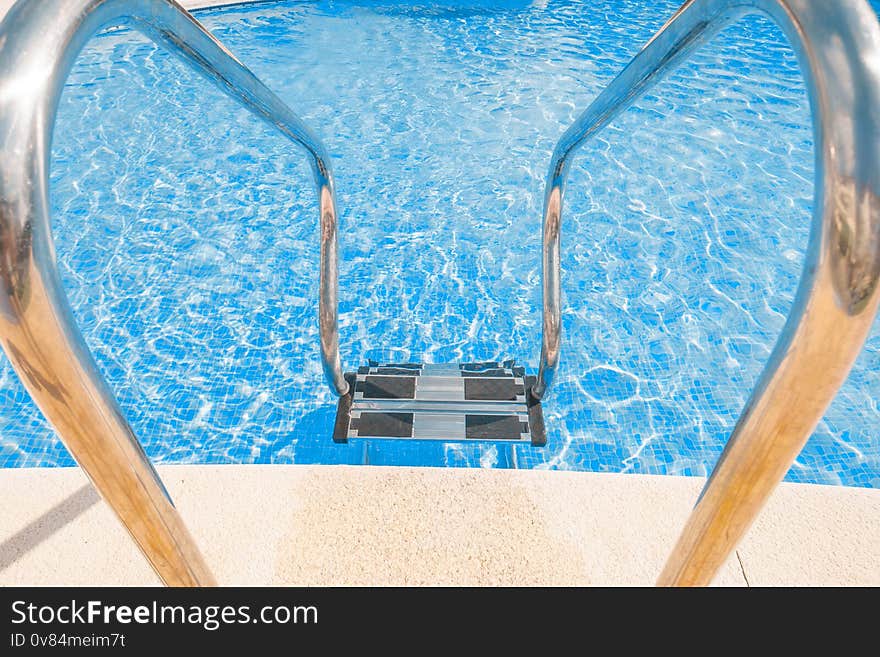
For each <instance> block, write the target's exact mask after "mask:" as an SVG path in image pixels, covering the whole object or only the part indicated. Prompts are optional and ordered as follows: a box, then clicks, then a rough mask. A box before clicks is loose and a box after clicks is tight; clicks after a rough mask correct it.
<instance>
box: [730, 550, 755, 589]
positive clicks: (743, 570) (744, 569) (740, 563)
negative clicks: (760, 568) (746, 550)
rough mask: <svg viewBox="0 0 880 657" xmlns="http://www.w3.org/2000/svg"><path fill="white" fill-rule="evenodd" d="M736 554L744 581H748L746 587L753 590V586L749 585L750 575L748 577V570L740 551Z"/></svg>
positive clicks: (735, 551)
mask: <svg viewBox="0 0 880 657" xmlns="http://www.w3.org/2000/svg"><path fill="white" fill-rule="evenodd" d="M734 553H735V554H736V560H737V561H738V562H739V569H740V571H741V572H742V575H743V579H744V580H745V581H746V587H747V588H752V585H751V584H749V577H748V575H746V568H745V566H743V560H742V557H741V556H739V550H734Z"/></svg>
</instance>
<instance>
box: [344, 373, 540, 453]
mask: <svg viewBox="0 0 880 657" xmlns="http://www.w3.org/2000/svg"><path fill="white" fill-rule="evenodd" d="M345 378H346V380H347V381H348V383H349V393H348V394H347V395H345V396H344V397H341V398H340V400H339V405H338V407H337V412H336V424H335V426H334V431H333V439H334V440H335V441H336V442H348V441H349V440H352V439H371V440H382V439H409V440H440V441H444V442H474V441H481V442H504V443H511V442H519V443H529V444H532V445H536V446H543V445H544V444H546V436H545V432H544V420H543V416H542V412H541V405H540V403H538V402H537V401H536V400H534V399H533V398H532V397H531V395H530V394H529V390H530V388H531V386H532V385H534V383H535V377H533V376H526V374H525V370H524V369H523V368H521V367H517V366H516V364H515V363H514V362H513V361H503V362H481V363H442V364H433V363H431V364H419V363H378V362H376V361H370V362H369V364H368V365H367V366H365V367H361V368H358V371H357V372H356V373H354V372H352V373H348V374H346V375H345Z"/></svg>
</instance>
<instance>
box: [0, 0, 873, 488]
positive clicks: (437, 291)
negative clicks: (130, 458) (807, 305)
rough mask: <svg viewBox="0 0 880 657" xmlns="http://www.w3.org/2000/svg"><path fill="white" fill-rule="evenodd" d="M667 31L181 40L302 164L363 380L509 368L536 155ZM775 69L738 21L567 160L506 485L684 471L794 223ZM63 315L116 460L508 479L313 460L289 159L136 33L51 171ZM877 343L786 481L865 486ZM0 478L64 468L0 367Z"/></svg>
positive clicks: (223, 14) (305, 253) (76, 102)
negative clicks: (272, 97)
mask: <svg viewBox="0 0 880 657" xmlns="http://www.w3.org/2000/svg"><path fill="white" fill-rule="evenodd" d="M675 9H676V4H675V3H674V2H659V3H657V2H620V1H619V0H614V1H610V0H609V1H604V2H603V1H597V2H591V3H572V2H549V3H536V4H535V5H534V6H530V5H528V4H526V3H516V2H514V3H506V4H500V3H494V2H484V3H477V4H474V3H457V4H456V3H454V4H451V5H442V6H441V5H434V4H431V5H412V4H410V3H406V4H383V3H361V4H358V3H352V2H332V3H324V2H322V3H301V2H282V3H270V4H263V5H252V6H240V7H235V8H229V9H225V10H211V11H207V12H201V13H199V14H198V16H199V18H200V19H201V20H202V21H204V23H205V24H206V25H207V26H208V27H209V28H210V29H211V30H212V31H214V33H215V34H216V35H217V36H218V37H219V38H220V39H221V40H222V41H223V42H224V43H226V44H227V45H228V46H229V47H230V48H231V49H232V51H233V52H235V53H236V55H237V56H238V57H239V58H240V59H241V60H242V61H243V62H244V63H245V64H247V65H248V66H250V67H251V68H252V69H253V70H254V72H255V73H256V74H257V75H258V76H259V77H260V78H262V79H263V80H264V81H265V82H266V83H267V84H268V85H269V87H271V88H272V89H273V90H275V91H276V92H277V93H278V94H279V95H280V96H281V97H282V98H283V99H284V100H285V101H286V102H288V103H289V104H290V105H291V106H292V107H293V108H295V109H296V111H298V112H299V113H300V114H301V116H302V117H303V118H304V119H305V120H306V122H307V123H308V124H309V125H311V126H312V127H313V129H314V130H315V131H316V132H317V133H318V134H319V135H320V137H321V138H322V139H323V140H324V141H325V142H326V144H327V145H328V148H329V149H330V151H331V155H332V157H333V160H334V164H335V167H336V174H337V184H338V196H339V204H340V208H341V228H340V235H339V239H340V245H341V267H340V281H341V289H340V315H339V316H340V326H341V336H340V337H341V346H342V357H343V359H344V362H345V363H346V364H347V365H348V367H349V368H353V367H356V366H357V365H359V364H362V363H363V362H364V361H365V359H367V358H370V357H373V358H386V359H406V360H416V359H424V360H425V361H428V362H447V361H455V360H460V359H465V360H474V359H500V358H517V359H519V361H520V362H521V363H525V364H527V365H529V366H531V367H534V366H535V365H536V364H537V359H538V355H539V347H540V344H539V342H540V319H539V318H540V301H541V300H540V213H541V195H542V191H543V181H544V174H545V169H546V167H547V165H548V162H549V158H550V153H551V150H552V148H553V145H554V143H555V141H556V139H557V138H558V137H559V135H560V134H561V133H562V131H563V130H564V129H565V127H567V126H568V125H569V124H570V123H571V122H572V121H573V120H574V119H575V117H576V116H577V114H578V113H579V112H580V111H582V110H583V109H584V108H586V106H587V105H588V104H589V102H590V100H591V99H592V98H593V97H595V95H596V94H597V93H598V92H599V91H600V90H601V89H602V87H603V86H604V85H605V84H607V83H608V82H609V81H610V80H611V78H612V77H613V76H614V75H615V74H616V73H617V72H618V71H619V70H620V69H621V67H622V66H623V65H624V64H625V63H626V62H627V61H628V60H629V58H630V57H631V56H632V55H634V54H635V53H636V52H637V50H638V49H639V48H640V47H641V46H642V45H643V44H644V43H645V42H646V41H647V40H648V39H649V38H650V37H651V35H652V34H653V33H654V32H655V31H656V30H657V29H658V28H659V27H660V26H661V25H662V23H663V22H664V21H665V20H666V19H667V18H668V16H669V15H671V13H672V12H673V11H674V10H675ZM812 158H813V154H812V136H811V129H810V116H809V108H808V103H807V99H806V96H805V91H804V86H803V83H802V81H801V77H800V74H799V72H798V69H797V65H796V61H795V59H794V55H793V53H792V51H791V50H790V48H789V47H788V46H787V45H786V43H785V41H784V39H783V37H782V35H781V33H780V32H779V31H778V30H777V29H776V28H775V27H773V26H772V25H771V24H770V23H769V22H768V21H766V20H763V19H761V18H757V17H756V18H749V19H748V20H745V21H744V22H742V23H740V24H739V25H737V26H735V27H732V28H730V29H728V30H727V31H725V32H724V33H723V34H722V35H721V36H720V37H719V38H717V39H716V40H715V41H713V42H712V43H711V44H709V45H708V46H707V47H705V48H704V49H703V50H702V51H701V52H700V53H699V54H698V55H697V56H696V57H695V58H694V59H693V60H692V61H691V62H690V63H688V64H686V65H685V66H683V67H682V68H681V69H679V70H678V71H677V72H676V73H675V74H674V75H672V76H671V77H670V78H669V79H668V80H666V81H665V82H663V83H662V84H660V85H659V86H658V87H656V89H655V90H654V91H653V92H652V93H651V94H650V95H649V96H647V97H646V98H645V99H643V100H641V101H639V102H638V103H637V104H636V105H635V106H634V107H633V108H632V109H630V110H629V111H628V112H627V113H626V114H625V115H623V116H622V117H620V118H619V119H618V120H617V121H615V122H614V124H613V125H612V126H611V127H610V128H609V129H607V130H606V131H604V132H603V133H601V135H600V136H599V137H598V138H597V139H595V140H594V141H592V142H591V143H589V144H588V146H587V147H586V148H585V149H584V151H583V152H582V153H581V155H580V156H579V157H578V159H577V161H576V163H575V165H574V167H573V170H572V175H571V181H570V185H569V187H568V190H569V191H568V193H567V197H566V206H567V210H568V212H567V217H566V224H565V227H564V241H563V254H564V258H563V267H564V278H563V287H564V294H565V306H564V308H565V310H564V331H565V332H564V352H563V359H562V366H561V371H560V373H559V376H558V379H557V384H556V388H555V389H554V391H553V393H552V396H551V397H550V399H549V400H548V401H547V403H546V405H545V415H546V421H547V428H548V435H549V443H548V446H547V448H546V449H534V448H531V447H527V446H524V447H517V448H516V449H517V452H516V454H515V461H516V465H517V466H518V467H551V468H566V469H577V470H593V471H611V472H638V473H666V474H694V475H697V474H699V475H702V474H706V473H708V472H709V471H710V470H711V468H712V466H713V464H714V463H715V461H716V459H717V458H718V455H719V454H720V452H721V449H722V447H723V444H724V442H725V440H726V439H727V437H728V435H729V433H730V431H731V429H732V428H733V425H734V423H735V421H736V418H737V416H738V414H739V412H740V410H741V409H742V407H743V405H744V403H745V401H746V399H747V396H748V393H749V390H750V389H751V387H752V386H753V384H754V383H755V381H756V379H757V377H758V375H759V373H760V371H761V369H762V367H763V364H764V362H765V361H766V360H767V357H768V355H769V354H770V350H771V348H772V346H773V344H774V342H775V339H776V337H777V336H778V334H779V332H780V330H781V328H782V325H783V322H784V319H785V316H786V313H787V312H788V309H789V307H790V305H791V301H792V298H793V293H794V290H795V288H796V285H797V279H798V276H799V273H800V269H801V265H802V262H803V256H804V247H805V245H806V241H807V236H808V225H809V220H810V211H811V206H812V176H813V161H812ZM51 175H52V205H53V209H54V222H55V223H54V228H55V236H56V240H57V246H58V258H59V262H60V269H61V274H62V277H63V281H64V284H65V286H66V289H67V290H68V292H69V294H70V299H71V302H72V306H73V310H74V314H75V316H76V318H77V320H78V321H79V322H80V325H81V326H82V329H83V332H84V334H85V339H86V341H87V343H88V344H89V346H90V347H91V349H92V350H93V352H94V354H95V357H96V359H97V361H98V363H99V365H100V368H101V370H102V371H103V372H104V373H105V375H106V376H107V379H108V380H109V382H110V384H111V385H112V387H113V389H114V390H115V391H116V392H117V394H118V396H119V400H120V403H121V405H122V407H123V409H124V411H125V413H126V415H127V417H128V418H129V419H130V421H131V423H132V425H133V427H134V429H135V431H136V432H137V434H138V436H140V437H141V439H142V440H143V442H144V444H145V447H146V451H147V453H148V454H149V455H150V456H151V457H152V458H153V459H155V460H156V461H158V462H163V463H170V462H196V463H251V462H259V463H266V462H281V463H290V462H294V463H362V462H365V461H367V462H370V463H374V464H415V465H447V466H473V467H511V466H512V465H514V461H513V458H512V454H511V453H510V451H509V450H507V449H504V448H502V449H496V448H495V447H491V446H479V445H467V446H461V445H455V444H403V443H391V442H384V443H383V442H374V443H372V444H370V445H369V446H368V447H367V449H366V450H364V448H363V446H361V445H357V446H354V445H353V446H341V445H334V444H333V443H332V441H331V437H330V436H331V431H332V421H333V416H334V410H335V404H334V398H333V397H332V396H331V394H330V393H329V391H328V389H327V387H326V385H325V384H324V382H323V381H322V378H321V367H320V359H319V353H318V336H317V320H316V306H317V302H316V297H317V271H318V249H317V225H316V223H317V222H316V207H315V206H316V203H315V199H314V191H313V188H312V182H311V177H310V173H309V169H308V166H307V163H306V161H305V158H304V156H303V153H302V152H301V151H300V150H299V149H297V148H296V147H294V146H292V145H290V144H288V143H286V142H285V141H283V140H282V139H280V138H279V137H278V136H277V135H276V134H274V133H273V132H272V131H271V130H270V129H269V128H266V127H263V126H261V125H259V124H258V123H257V122H256V121H255V120H254V119H253V118H252V117H251V116H250V115H249V114H248V113H247V112H246V111H244V110H242V109H240V108H238V107H237V106H236V105H235V104H234V103H233V102H231V101H229V100H227V99H226V98H224V97H223V96H222V95H221V94H220V93H219V92H218V91H215V90H214V89H213V88H212V87H210V86H209V85H208V84H207V83H205V82H204V81H202V80H201V79H200V78H198V77H197V76H196V75H195V74H193V73H191V72H189V70H188V69H186V68H185V67H184V66H183V65H181V64H180V63H178V62H177V60H174V59H173V58H171V57H169V56H168V55H166V54H165V53H164V52H162V51H159V50H157V48H156V47H154V46H153V45H152V44H150V43H149V42H147V41H146V40H145V39H143V38H141V37H140V36H139V35H137V34H136V33H132V32H128V31H124V32H119V31H117V32H112V33H109V34H106V35H103V36H101V37H99V38H97V39H95V40H93V41H92V42H91V43H90V44H89V45H88V46H87V48H86V50H85V51H84V52H83V54H82V55H81V57H80V59H79V60H78V63H77V64H76V66H75V68H74V70H73V74H72V77H71V79H70V81H69V84H68V86H67V88H66V89H65V92H64V96H63V99H62V103H61V107H60V111H59V118H58V124H57V129H56V133H55V142H54V145H53V163H52V174H51ZM878 390H880V334H878V331H877V330H875V331H874V332H873V333H872V336H871V338H870V341H869V344H868V348H867V350H866V351H865V352H864V353H863V354H862V356H861V357H860V359H859V361H858V363H857V365H856V367H855V370H854V371H853V373H852V375H851V377H850V379H849V380H848V381H847V383H846V385H845V386H844V388H843V389H842V391H841V393H840V395H839V396H838V398H837V399H836V400H835V402H834V403H833V405H832V407H831V408H830V410H829V411H828V413H827V414H826V416H825V419H824V420H823V421H822V423H821V424H820V425H819V427H818V428H817V430H816V432H815V435H814V436H813V437H812V438H811V439H810V441H809V443H808V445H807V447H806V449H805V450H804V452H803V453H802V454H801V456H800V457H799V458H798V460H797V462H796V464H795V466H794V467H793V468H792V470H791V472H790V473H789V475H788V478H789V479H790V480H793V481H806V482H817V483H841V484H846V485H855V486H874V487H880V446H878V442H880V441H878V433H880V411H878V405H877V401H876V399H877V398H878V397H880V395H878V394H877V391H878ZM0 415H2V422H0V462H2V463H3V464H5V465H7V466H33V465H69V464H71V463H72V460H71V459H70V457H69V456H68V455H67V453H66V452H65V450H64V448H63V446H62V445H61V444H60V442H59V441H58V440H57V439H56V437H55V436H54V434H53V432H52V429H51V428H50V427H49V426H48V425H47V423H46V422H45V421H44V420H43V419H42V417H41V416H40V414H39V412H38V410H37V409H36V408H35V406H34V405H33V403H32V402H30V401H29V399H28V397H27V394H26V392H25V391H24V389H23V387H22V386H21V385H20V383H19V382H18V380H17V379H16V377H15V375H14V373H13V372H12V370H11V368H10V367H9V365H8V363H6V361H5V360H4V362H3V366H2V368H0Z"/></svg>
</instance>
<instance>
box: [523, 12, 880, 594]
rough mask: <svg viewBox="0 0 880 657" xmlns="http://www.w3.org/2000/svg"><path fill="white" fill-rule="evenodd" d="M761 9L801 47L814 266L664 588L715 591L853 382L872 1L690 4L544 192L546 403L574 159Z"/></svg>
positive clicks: (860, 329)
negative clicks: (715, 39) (698, 53)
mask: <svg viewBox="0 0 880 657" xmlns="http://www.w3.org/2000/svg"><path fill="white" fill-rule="evenodd" d="M755 12H761V13H764V14H766V15H768V16H769V17H770V18H771V19H773V20H774V21H775V22H776V23H777V24H778V25H779V27H780V28H781V29H782V31H783V32H784V33H785V35H786V37H787V38H788V40H789V41H790V42H791V45H792V47H793V48H794V51H795V53H796V54H797V57H798V61H799V62H800V67H801V71H802V73H803V75H804V78H805V79H806V84H807V89H808V92H809V97H810V105H811V108H812V115H813V133H814V141H815V154H816V155H815V196H814V208H815V209H814V215H813V222H812V229H811V233H810V241H809V246H808V249H807V256H806V263H805V265H804V271H803V274H802V276H801V281H800V285H799V288H798V292H797V296H796V298H795V301H794V305H793V307H792V309H791V313H790V314H789V317H788V320H787V322H786V324H785V328H784V329H783V331H782V335H781V336H780V337H779V340H778V342H777V344H776V347H775V349H774V351H773V354H772V355H771V357H770V360H769V362H768V363H767V365H766V367H765V369H764V372H763V374H762V375H761V378H760V379H759V381H758V383H757V385H756V386H755V389H754V391H753V392H752V395H751V398H750V399H749V401H748V403H747V404H746V407H745V409H744V410H743V413H742V415H741V416H740V418H739V420H738V422H737V424H736V427H735V428H734V430H733V434H732V435H731V437H730V439H729V441H728V443H727V446H726V448H725V450H724V453H723V454H722V455H721V458H720V459H719V461H718V463H717V465H716V466H715V469H714V471H713V472H712V476H711V477H710V479H709V481H708V483H707V484H706V487H705V488H704V490H703V493H702V495H701V496H700V499H699V501H698V502H697V505H696V507H695V508H694V511H693V513H692V514H691V517H690V519H689V520H688V522H687V525H686V526H685V528H684V531H683V532H682V534H681V537H680V538H679V540H678V543H677V545H676V547H675V549H674V551H673V553H672V555H671V556H670V558H669V560H668V562H667V564H666V567H665V568H664V570H663V573H662V575H661V576H660V579H659V581H658V583H659V584H661V585H693V584H707V583H709V582H710V581H711V579H712V577H713V576H714V575H715V573H716V572H717V571H718V569H719V568H720V566H721V565H722V564H723V562H724V560H725V559H726V558H727V556H728V555H729V554H730V552H731V551H732V550H733V549H734V547H735V546H736V544H737V542H738V541H739V540H740V538H741V537H742V536H743V534H744V533H745V532H746V530H747V529H748V527H749V525H750V524H751V522H752V521H753V520H754V518H755V516H756V515H757V514H758V512H759V510H760V509H761V507H762V506H763V504H764V503H765V502H766V500H767V498H768V497H769V496H770V494H771V493H772V491H773V489H774V488H775V487H776V485H777V484H778V483H779V481H781V480H782V478H783V476H785V473H786V471H787V470H788V468H789V467H790V466H791V463H792V462H793V461H794V459H795V457H796V456H797V454H798V453H799V452H800V450H801V449H802V447H803V445H804V443H805V442H806V440H807V438H808V437H809V436H810V434H811V433H812V431H813V429H814V428H815V426H816V424H817V423H818V422H819V420H820V419H821V417H822V415H823V413H824V412H825V409H826V408H827V406H828V404H829V403H830V402H831V400H832V399H833V397H834V395H835V393H836V392H837V389H838V388H839V387H840V385H841V384H842V383H843V381H844V379H845V378H846V376H847V374H848V373H849V370H850V368H851V367H852V364H853V362H854V361H855V358H856V356H857V355H858V353H859V351H860V350H861V347H862V344H863V343H864V341H865V338H866V337H867V334H868V331H869V330H870V327H871V324H872V322H873V319H874V316H875V315H876V313H877V307H878V302H880V291H878V275H880V25H878V22H877V17H876V15H875V14H874V11H873V10H872V9H871V7H870V6H869V5H868V3H867V2H865V0H838V1H837V2H828V1H827V0H690V1H689V2H686V3H685V4H684V5H683V6H682V7H681V9H679V10H678V12H677V13H676V14H675V15H674V16H673V17H672V18H671V19H670V20H669V22H667V23H666V25H665V26H664V27H663V28H662V29H661V30H660V31H659V32H658V33H657V34H656V35H655V36H654V38H653V39H652V40H651V41H650V42H649V43H648V44H647V45H646V46H645V48H644V49H643V50H642V51H641V52H640V53H639V54H638V55H636V57H635V58H634V59H633V60H632V61H631V62H630V63H629V65H627V67H626V68H625V69H624V70H623V71H622V72H621V73H620V75H618V76H617V78H615V79H614V80H613V81H612V82H611V83H610V84H609V85H608V86H607V87H606V88H605V89H604V90H603V91H602V93H601V94H599V96H598V97H597V98H596V100H594V101H593V103H592V104H591V105H590V106H589V107H588V108H587V110H586V111H585V112H584V113H583V114H582V115H581V116H580V117H579V118H578V119H577V121H576V122H575V123H574V125H572V126H571V127H570V128H569V129H568V130H567V131H566V132H565V134H564V135H563V136H562V138H561V139H560V140H559V143H558V144H557V146H556V149H555V150H554V153H553V158H552V162H551V165H550V171H549V173H548V176H547V187H546V190H545V197H544V224H543V231H544V244H543V270H544V279H543V294H544V311H543V345H542V351H541V367H540V370H539V378H538V385H537V386H536V390H537V393H538V395H539V396H540V395H542V394H544V393H545V392H546V390H547V389H548V388H549V386H550V385H551V383H552V381H553V373H554V372H555V370H556V366H557V363H558V360H559V346H560V278H559V238H560V224H561V220H562V199H563V193H564V190H565V180H566V176H567V174H568V170H569V167H570V164H571V156H572V155H573V154H574V152H575V151H576V150H577V149H578V148H579V147H580V146H581V145H582V144H583V143H584V142H585V141H586V140H587V139H588V138H590V137H591V136H592V135H594V134H596V133H597V132H598V131H599V130H601V129H602V128H603V127H604V126H606V125H607V124H608V123H609V122H610V121H612V120H613V119H614V118H615V117H616V116H617V115H618V114H619V113H620V112H621V111H623V110H624V109H625V108H626V107H627V106H628V105H629V104H630V103H632V102H633V101H634V100H636V99H637V98H639V97H640V96H641V95H642V94H644V93H645V92H646V91H647V90H648V89H650V88H651V86H652V85H653V84H654V83H656V82H657V81H659V80H660V79H662V78H663V77H664V75H666V74H667V73H669V72H670V71H671V70H672V69H673V68H674V67H675V66H677V65H678V64H680V63H681V62H682V61H683V60H684V59H685V58H686V57H687V56H688V55H690V54H691V53H692V52H693V51H694V50H695V49H696V48H697V47H698V46H700V45H701V44H703V43H705V42H706V41H707V40H708V39H710V38H711V37H712V36H714V35H715V34H717V33H718V32H719V31H720V30H721V29H722V28H724V27H726V26H727V25H729V24H730V23H731V22H732V21H734V20H736V19H738V18H740V17H742V16H743V15H745V14H750V13H755Z"/></svg>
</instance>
